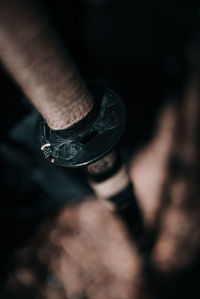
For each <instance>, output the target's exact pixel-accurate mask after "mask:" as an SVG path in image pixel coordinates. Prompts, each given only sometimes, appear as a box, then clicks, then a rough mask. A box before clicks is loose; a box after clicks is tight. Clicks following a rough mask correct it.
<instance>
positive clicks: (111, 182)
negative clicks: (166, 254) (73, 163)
mask: <svg viewBox="0 0 200 299" xmlns="http://www.w3.org/2000/svg"><path fill="white" fill-rule="evenodd" d="M87 173H88V182H89V184H90V186H91V187H92V188H93V189H94V191H95V193H96V195H97V197H98V199H99V200H101V201H102V202H103V204H105V205H106V207H107V208H108V209H110V210H111V211H113V212H115V213H117V214H118V215H119V216H120V217H121V218H122V220H123V221H124V223H125V224H126V226H127V229H128V231H129V233H130V235H131V237H132V238H133V239H134V242H136V243H137V245H138V247H139V249H140V250H141V251H143V252H144V250H146V247H147V246H148V244H147V239H146V236H145V233H144V227H143V221H142V217H141V215H140V211H139V208H138V206H137V201H136V199H135V196H134V190H133V185H132V182H131V181H130V177H129V174H128V171H127V169H126V166H125V165H124V164H123V163H122V161H121V159H120V155H119V153H118V151H116V150H113V151H112V152H110V153H109V154H108V155H106V156H104V157H103V158H102V159H100V160H99V161H97V162H95V163H92V164H90V165H88V166H87Z"/></svg>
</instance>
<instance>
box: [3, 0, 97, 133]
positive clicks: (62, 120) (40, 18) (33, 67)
mask: <svg viewBox="0 0 200 299" xmlns="http://www.w3.org/2000/svg"><path fill="white" fill-rule="evenodd" d="M0 60H1V61H2V63H3V64H4V66H5V67H6V69H7V70H8V71H9V72H10V74H11V75H12V77H13V78H14V79H15V80H16V82H17V83H18V84H19V85H20V86H21V88H22V90H23V92H24V93H25V94H26V95H27V96H28V98H29V99H30V100H31V102H32V103H33V104H34V106H35V107H36V108H37V110H38V111H39V112H40V114H41V115H42V116H43V117H44V119H46V121H47V123H48V125H49V127H50V128H52V129H54V130H60V129H65V128H68V127H70V126H71V125H73V124H74V123H76V122H78V121H79V120H81V119H82V118H83V117H84V116H86V115H87V114H88V112H90V110H91V109H92V107H93V100H92V96H91V95H90V93H89V91H88V90H87V88H86V86H85V84H84V82H83V80H82V79H81V77H80V76H79V73H78V71H77V69H76V68H75V66H74V64H73V62H72V61H71V59H70V57H69V55H68V54H67V51H66V49H65V48H64V47H63V45H62V43H61V41H60V39H59V38H58V36H57V34H56V32H55V31H54V29H53V26H52V25H51V23H50V20H49V18H48V16H47V15H46V13H45V12H44V11H43V8H42V7H41V6H40V5H39V4H38V3H37V1H31V0H29V1H27V0H1V1H0Z"/></svg>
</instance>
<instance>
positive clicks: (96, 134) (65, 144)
mask: <svg viewBox="0 0 200 299" xmlns="http://www.w3.org/2000/svg"><path fill="white" fill-rule="evenodd" d="M90 90H91V92H92V94H93V96H94V103H95V105H94V108H93V110H92V111H91V112H90V113H89V114H88V116H86V117H85V118H84V119H83V120H81V121H80V122H78V123H77V124H75V125H74V126H72V127H70V128H68V129H65V130H52V129H50V128H49V127H48V125H47V123H46V121H45V120H44V119H42V118H41V119H40V121H39V143H40V148H42V150H43V153H44V156H45V158H47V159H48V160H50V161H51V162H53V163H55V164H57V165H60V166H66V167H80V166H84V165H87V164H90V163H92V162H95V161H97V160H99V159H100V158H101V157H103V156H104V155H105V154H107V153H108V152H109V151H111V150H112V148H113V147H114V146H115V145H116V144H117V143H118V141H119V139H120V137H121V134H122V132H123V129H124V127H125V123H126V112H125V107H124V104H123V102H122V100H121V99H120V98H119V96H118V95H117V94H116V93H115V92H114V91H112V90H111V89H109V88H104V87H98V88H97V87H96V88H90Z"/></svg>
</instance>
